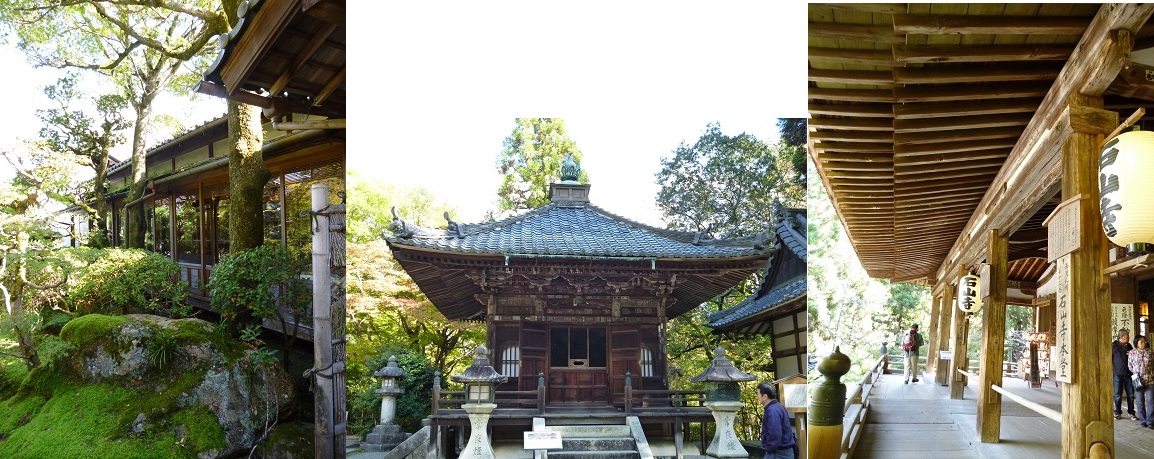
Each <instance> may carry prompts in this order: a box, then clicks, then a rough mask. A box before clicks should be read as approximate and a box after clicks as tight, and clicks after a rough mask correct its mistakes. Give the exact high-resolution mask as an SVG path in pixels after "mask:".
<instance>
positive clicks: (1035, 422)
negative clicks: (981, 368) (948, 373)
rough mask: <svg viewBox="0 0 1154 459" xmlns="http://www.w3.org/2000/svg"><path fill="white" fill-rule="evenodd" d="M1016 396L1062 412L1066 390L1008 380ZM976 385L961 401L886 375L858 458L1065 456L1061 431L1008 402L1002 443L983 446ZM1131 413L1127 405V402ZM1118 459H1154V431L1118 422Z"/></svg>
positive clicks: (925, 382) (926, 381)
mask: <svg viewBox="0 0 1154 459" xmlns="http://www.w3.org/2000/svg"><path fill="white" fill-rule="evenodd" d="M1004 382H1005V384H1004V386H1005V387H1006V389H1008V390H1010V391H1011V392H1013V393H1014V394H1017V395H1021V396H1023V397H1025V398H1027V399H1028V400H1030V401H1033V402H1037V403H1040V404H1042V405H1044V406H1047V407H1049V408H1052V409H1055V410H1058V411H1061V409H1062V408H1061V400H1062V393H1061V390H1060V389H1059V388H1057V387H1055V386H1054V383H1053V382H1051V381H1046V382H1044V383H1043V384H1042V388H1041V389H1030V388H1029V387H1027V385H1026V382H1025V381H1023V380H1021V379H1016V378H1006V379H1005V381H1004ZM975 387H976V384H975V383H974V382H973V381H972V380H971V384H970V386H968V387H966V390H965V393H964V397H965V398H964V399H963V400H950V397H949V388H947V387H945V386H939V385H937V384H935V383H934V382H933V375H924V377H923V378H922V379H921V382H918V383H910V384H903V383H902V376H901V375H884V376H882V377H881V379H880V380H879V381H878V383H877V385H875V386H874V388H873V395H872V396H871V400H872V402H871V404H872V405H871V408H870V412H869V414H868V416H867V421H866V426H865V429H864V430H863V431H862V438H861V441H860V442H859V444H858V447H857V452H856V454H855V456H854V457H855V458H858V459H871V458H872V459H883V458H885V459H891V458H892V459H905V458H909V459H925V458H932V459H953V458H989V459H994V458H998V459H1000V458H1030V459H1040V458H1055V457H1060V456H1061V452H1062V450H1061V437H1062V428H1061V426H1060V425H1059V424H1058V423H1057V422H1054V421H1052V420H1050V419H1048V418H1045V417H1043V416H1041V415H1039V414H1037V413H1034V412H1033V411H1030V410H1029V409H1027V408H1024V407H1022V406H1021V405H1019V404H1017V403H1016V402H1013V401H1011V400H1008V399H1005V398H1003V399H1002V434H1001V441H1000V442H999V443H982V442H981V441H980V440H979V439H978V435H977V432H976V427H977V424H976V420H975V417H976V415H977V402H976V400H977V394H976V392H975V391H974V390H975ZM1123 409H1125V402H1123ZM1114 442H1115V448H1116V450H1117V451H1116V452H1115V455H1114V457H1116V458H1119V459H1124V458H1154V430H1152V429H1147V428H1143V427H1141V426H1140V425H1139V424H1138V421H1131V420H1130V419H1129V418H1124V419H1120V420H1116V421H1115V430H1114Z"/></svg>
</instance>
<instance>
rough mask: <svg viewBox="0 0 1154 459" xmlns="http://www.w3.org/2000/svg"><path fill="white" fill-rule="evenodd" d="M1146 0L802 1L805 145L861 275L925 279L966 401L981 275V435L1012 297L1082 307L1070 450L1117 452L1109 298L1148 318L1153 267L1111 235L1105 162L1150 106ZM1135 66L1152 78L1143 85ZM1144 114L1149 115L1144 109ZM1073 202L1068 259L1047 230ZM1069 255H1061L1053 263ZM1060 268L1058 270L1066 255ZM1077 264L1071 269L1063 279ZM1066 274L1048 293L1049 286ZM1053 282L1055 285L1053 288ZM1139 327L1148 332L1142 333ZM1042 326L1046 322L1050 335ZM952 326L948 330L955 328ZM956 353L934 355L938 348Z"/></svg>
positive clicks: (990, 410)
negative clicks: (1121, 134) (966, 305)
mask: <svg viewBox="0 0 1154 459" xmlns="http://www.w3.org/2000/svg"><path fill="white" fill-rule="evenodd" d="M1152 12H1154V6H1152V5H1138V4H810V5H809V53H808V54H809V59H808V64H809V65H808V66H809V112H810V120H809V127H810V140H809V152H810V156H811V158H812V159H813V161H814V163H815V164H816V165H817V170H818V172H819V174H820V176H821V181H822V183H823V184H824V185H825V186H826V188H827V191H828V192H829V195H830V198H831V200H832V201H833V204H834V206H835V208H836V210H837V212H838V215H839V218H840V219H841V221H842V223H843V224H844V226H845V228H846V231H847V234H848V236H849V238H850V240H851V242H852V245H853V247H854V249H855V251H856V252H857V255H858V257H859V259H860V260H861V262H862V265H863V266H864V267H865V269H866V271H867V272H868V273H869V274H870V275H871V276H872V277H876V278H885V279H890V280H892V281H896V282H913V283H918V284H922V285H927V286H930V287H932V289H933V292H934V293H933V295H934V302H933V308H932V313H931V319H930V324H929V327H927V328H928V330H927V331H928V332H929V333H928V336H929V338H930V339H929V344H928V346H929V355H930V356H931V359H930V362H929V365H930V367H931V368H933V369H935V370H938V371H937V372H936V374H937V376H938V382H940V383H948V384H949V386H950V391H949V395H950V397H951V398H952V399H960V398H962V397H963V395H964V384H963V383H962V380H963V377H962V374H961V373H960V372H959V370H960V367H961V365H962V364H963V362H964V361H965V360H966V359H965V358H963V357H964V349H965V347H966V344H967V343H966V333H965V330H968V327H969V320H968V318H967V316H966V315H964V314H962V313H961V312H960V310H958V308H956V307H955V306H954V291H955V288H956V287H955V284H956V283H957V282H958V279H959V278H960V277H961V276H963V275H966V274H971V273H972V274H981V275H982V278H983V280H984V283H985V284H986V286H987V288H986V289H984V290H983V295H984V296H986V298H985V309H984V311H983V313H982V316H981V318H982V346H981V348H982V352H981V353H980V355H981V361H980V364H979V369H980V370H979V377H978V378H973V379H974V380H976V383H977V384H978V390H976V391H975V392H976V396H977V414H976V416H975V420H976V421H975V422H976V425H975V431H976V432H977V435H976V437H977V438H979V439H980V441H981V442H985V443H997V442H999V441H1000V439H1002V438H1004V433H1003V432H1002V414H1003V413H1002V405H1003V403H1002V395H1001V394H1000V393H999V392H997V391H996V390H995V387H997V386H1000V385H1001V384H1002V370H1003V356H1002V352H999V351H1000V350H1001V348H1002V346H1003V343H1004V341H1005V308H1006V304H1007V303H1010V304H1024V305H1029V306H1033V307H1037V308H1038V311H1039V313H1038V314H1036V317H1038V318H1039V319H1043V318H1047V317H1052V316H1051V315H1050V314H1053V313H1052V312H1049V313H1047V312H1042V311H1044V310H1050V311H1052V309H1048V308H1051V307H1053V305H1054V304H1055V303H1062V302H1063V301H1064V302H1065V303H1066V304H1072V305H1075V307H1073V308H1071V309H1070V310H1069V315H1068V317H1067V319H1068V321H1066V322H1065V323H1066V327H1067V328H1065V330H1066V331H1068V332H1069V335H1070V336H1075V337H1077V338H1076V339H1075V340H1074V341H1073V342H1072V343H1069V344H1068V345H1067V347H1066V350H1067V351H1068V352H1069V356H1070V358H1069V360H1066V363H1067V364H1068V366H1067V367H1066V368H1067V369H1068V373H1067V375H1066V376H1065V377H1064V378H1063V379H1064V380H1065V381H1067V382H1065V383H1063V384H1061V394H1062V395H1061V396H1062V404H1061V407H1062V412H1061V417H1062V419H1063V422H1062V426H1061V442H1060V445H1061V451H1062V457H1067V458H1082V457H1087V456H1089V457H1114V456H1115V455H1116V452H1117V449H1116V447H1115V446H1116V445H1115V441H1114V430H1115V425H1114V424H1115V423H1114V419H1113V416H1112V411H1113V403H1112V387H1111V380H1110V376H1109V375H1110V374H1111V369H1110V363H1109V359H1108V358H1105V357H1106V356H1107V355H1108V353H1109V345H1110V342H1111V340H1112V337H1111V335H1112V330H1111V322H1112V316H1111V304H1123V305H1131V306H1132V307H1131V308H1130V309H1129V312H1126V311H1123V314H1124V315H1128V316H1129V318H1130V319H1135V318H1137V319H1138V320H1137V321H1138V322H1142V321H1143V320H1144V321H1146V322H1147V323H1148V322H1149V318H1148V317H1145V316H1143V317H1139V315H1140V314H1139V311H1142V310H1143V309H1142V308H1141V307H1139V304H1140V302H1141V301H1142V298H1140V297H1139V296H1140V292H1142V291H1143V290H1142V288H1143V287H1142V285H1143V284H1142V281H1144V280H1145V279H1147V278H1149V277H1151V271H1150V269H1149V268H1147V267H1144V266H1142V265H1143V264H1141V263H1138V262H1136V261H1134V260H1135V257H1134V256H1129V255H1126V253H1125V252H1124V251H1122V250H1120V249H1118V248H1116V247H1112V246H1111V245H1110V243H1109V242H1108V241H1107V240H1106V238H1105V235H1104V233H1103V230H1102V222H1101V212H1100V209H1099V205H1098V203H1099V192H1098V183H1097V182H1098V156H1099V152H1100V149H1101V147H1102V145H1103V144H1104V142H1105V140H1106V139H1107V137H1108V136H1110V135H1111V134H1112V133H1114V132H1115V130H1116V128H1118V127H1119V125H1120V120H1122V119H1125V118H1127V117H1128V116H1130V115H1131V114H1132V113H1134V112H1135V109H1137V108H1139V107H1147V106H1149V105H1151V101H1154V85H1151V83H1149V82H1147V81H1146V78H1145V77H1144V76H1145V75H1147V74H1148V73H1147V72H1148V71H1149V70H1150V69H1154V67H1150V66H1149V64H1143V63H1142V62H1143V61H1144V60H1145V59H1144V55H1145V54H1148V53H1149V52H1150V51H1149V48H1151V47H1154V40H1152V39H1151V38H1154V28H1150V27H1147V21H1148V19H1149V18H1150V16H1151V13H1152ZM1136 76H1142V78H1136ZM1133 121H1135V122H1136V123H1137V124H1139V125H1142V124H1145V123H1147V122H1148V121H1149V120H1148V119H1147V118H1145V117H1135V119H1134V120H1133ZM1075 198H1081V202H1083V203H1084V204H1083V205H1081V206H1079V207H1077V208H1076V209H1075V210H1073V212H1074V214H1072V217H1073V218H1072V219H1071V220H1070V221H1071V222H1072V223H1064V224H1063V225H1069V226H1077V227H1078V228H1080V231H1079V232H1078V233H1077V236H1076V237H1074V238H1072V240H1070V241H1068V242H1069V243H1070V244H1069V246H1071V247H1074V250H1073V251H1072V253H1069V254H1063V253H1051V252H1050V251H1048V250H1047V247H1048V246H1049V245H1050V244H1049V243H1050V242H1053V241H1051V238H1050V234H1051V233H1050V231H1051V230H1053V229H1054V228H1047V227H1044V226H1042V223H1043V222H1044V221H1046V220H1047V217H1049V216H1050V215H1051V213H1052V212H1054V210H1055V209H1056V208H1058V206H1059V203H1062V202H1065V201H1070V200H1072V199H1074V200H1075V201H1076V200H1077V199H1075ZM1061 255H1064V256H1061ZM1059 264H1061V265H1062V266H1065V267H1068V269H1065V268H1064V270H1058V269H1057V266H1058V265H1059ZM1066 273H1068V274H1066ZM1059 283H1061V284H1063V288H1062V289H1055V288H1054V287H1053V285H1054V284H1059ZM1054 290H1061V291H1060V292H1055V291H1054ZM1145 329H1147V328H1144V329H1143V330H1145ZM1054 330H1056V329H1055V328H1053V327H1052V326H1051V325H1050V324H1049V323H1041V324H1039V325H1038V328H1037V330H1036V331H1042V332H1045V331H1054ZM951 335H952V336H951ZM946 349H950V350H953V355H954V356H956V357H958V358H955V359H952V360H942V359H941V357H942V356H941V355H940V354H939V353H938V351H939V350H946Z"/></svg>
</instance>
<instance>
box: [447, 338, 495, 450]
mask: <svg viewBox="0 0 1154 459" xmlns="http://www.w3.org/2000/svg"><path fill="white" fill-rule="evenodd" d="M450 379H452V380H453V382H458V383H461V384H464V385H465V403H464V404H463V405H461V409H463V410H465V412H466V413H469V426H470V428H471V433H470V434H469V443H467V444H465V449H464V450H462V451H461V455H460V459H496V458H495V457H494V456H493V445H492V444H490V443H489V433H488V426H489V415H490V414H492V413H493V410H494V409H496V408H497V404H496V403H494V400H495V399H494V397H495V394H494V392H495V391H494V386H496V385H497V384H500V383H503V382H506V381H508V380H509V377H508V376H502V375H500V374H498V373H497V370H495V369H493V366H492V365H490V364H489V349H488V348H486V347H485V346H483V345H482V346H477V350H476V352H475V353H474V355H473V364H472V365H470V366H469V368H466V369H465V372H464V373H461V374H459V375H453V377H452V378H450Z"/></svg>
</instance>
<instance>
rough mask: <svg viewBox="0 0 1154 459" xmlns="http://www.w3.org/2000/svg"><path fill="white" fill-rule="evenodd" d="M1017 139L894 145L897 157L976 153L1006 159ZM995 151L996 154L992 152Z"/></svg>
mask: <svg viewBox="0 0 1154 459" xmlns="http://www.w3.org/2000/svg"><path fill="white" fill-rule="evenodd" d="M1016 141H1017V139H995V140H967V141H963V142H944V143H926V144H918V145H894V146H893V152H894V155H895V156H918V155H942V154H946V153H965V152H974V154H975V155H977V156H983V157H990V158H992V157H999V158H1003V159H1005V157H1006V155H1007V154H1009V152H1010V149H1012V148H1014V144H1015V142H1016ZM990 150H994V151H995V152H990Z"/></svg>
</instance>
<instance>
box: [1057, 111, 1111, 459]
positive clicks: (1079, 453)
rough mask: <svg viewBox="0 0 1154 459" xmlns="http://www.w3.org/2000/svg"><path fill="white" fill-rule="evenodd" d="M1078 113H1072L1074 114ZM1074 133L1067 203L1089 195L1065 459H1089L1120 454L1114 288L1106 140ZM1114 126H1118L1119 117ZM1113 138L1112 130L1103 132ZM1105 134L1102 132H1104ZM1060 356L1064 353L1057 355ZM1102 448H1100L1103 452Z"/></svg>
mask: <svg viewBox="0 0 1154 459" xmlns="http://www.w3.org/2000/svg"><path fill="white" fill-rule="evenodd" d="M1068 101H1069V103H1070V105H1071V106H1070V108H1071V109H1073V108H1086V107H1089V108H1095V109H1100V108H1101V107H1102V99H1101V98H1098V97H1088V96H1083V95H1080V94H1079V95H1075V96H1071V97H1070V98H1069V99H1068ZM1070 111H1072V110H1070ZM1071 124H1072V125H1074V126H1076V128H1075V129H1074V132H1073V133H1072V134H1071V135H1070V137H1069V138H1067V139H1066V141H1065V143H1064V144H1063V145H1062V199H1063V200H1066V199H1070V198H1073V197H1075V196H1078V195H1085V196H1086V197H1087V199H1084V200H1083V201H1082V203H1081V205H1080V206H1079V213H1080V216H1079V219H1078V221H1079V225H1080V226H1081V231H1080V235H1079V241H1078V246H1079V248H1078V249H1077V250H1075V251H1074V252H1073V253H1071V254H1070V255H1068V256H1069V258H1070V283H1069V286H1070V293H1069V295H1070V302H1071V303H1070V304H1071V305H1072V307H1071V308H1070V313H1071V316H1072V317H1071V319H1070V328H1071V330H1070V333H1071V335H1072V336H1073V337H1074V339H1073V342H1072V344H1071V347H1072V349H1070V350H1069V352H1070V358H1071V361H1072V362H1073V369H1072V372H1071V377H1070V379H1071V381H1070V383H1069V384H1063V385H1062V419H1063V422H1062V457H1063V458H1078V459H1080V458H1084V457H1087V456H1088V455H1089V453H1090V450H1091V446H1092V445H1094V444H1095V443H1102V444H1104V445H1105V447H1106V448H1108V449H1109V451H1114V450H1115V449H1114V417H1113V395H1114V388H1113V381H1111V378H1110V376H1109V375H1111V374H1112V369H1111V367H1110V359H1109V357H1108V356H1109V355H1110V342H1111V336H1110V323H1111V320H1110V282H1109V279H1108V278H1107V277H1106V276H1105V275H1103V274H1102V269H1103V268H1105V267H1106V265H1107V260H1106V257H1107V251H1106V248H1107V243H1106V236H1105V233H1104V232H1103V231H1102V217H1101V209H1100V206H1099V194H1098V183H1097V182H1098V157H1099V154H1100V150H1099V148H1100V146H1101V141H1102V139H1103V136H1102V134H1101V133H1098V132H1086V131H1089V130H1090V129H1085V128H1086V126H1085V125H1083V124H1082V123H1074V122H1071ZM1113 125H1115V126H1116V125H1117V114H1115V117H1114V120H1113ZM1102 128H1104V129H1106V131H1107V132H1109V130H1110V129H1111V128H1107V127H1102ZM1099 130H1101V129H1099ZM1053 352H1054V353H1058V352H1063V350H1062V349H1054V350H1053ZM1100 448H1101V447H1099V449H1100Z"/></svg>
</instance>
